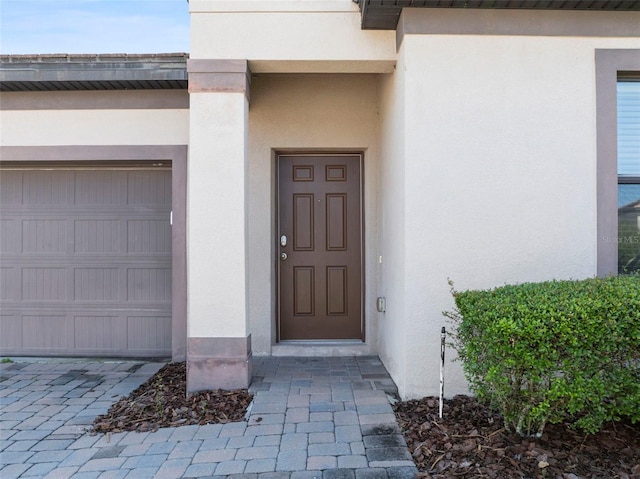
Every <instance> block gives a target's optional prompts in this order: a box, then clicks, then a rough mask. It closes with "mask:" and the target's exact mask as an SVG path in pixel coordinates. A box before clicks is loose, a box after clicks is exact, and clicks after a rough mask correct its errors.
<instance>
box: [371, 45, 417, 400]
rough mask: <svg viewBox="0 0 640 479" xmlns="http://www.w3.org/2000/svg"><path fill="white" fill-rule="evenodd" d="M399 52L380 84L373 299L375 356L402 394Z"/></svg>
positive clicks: (404, 359) (402, 107) (402, 89)
mask: <svg viewBox="0 0 640 479" xmlns="http://www.w3.org/2000/svg"><path fill="white" fill-rule="evenodd" d="M404 72H405V69H404V51H403V50H402V49H401V50H400V52H399V54H398V68H397V70H396V73H395V74H393V75H383V76H382V77H381V81H380V90H379V91H380V104H381V108H380V125H381V128H380V130H381V134H380V144H381V160H380V175H379V185H380V196H379V198H378V205H379V206H378V207H379V212H380V213H379V214H380V219H379V221H380V232H379V242H380V243H379V244H380V250H379V253H378V254H379V256H381V257H382V263H381V264H380V265H379V267H380V271H381V275H380V276H381V277H380V286H379V288H378V289H379V293H378V294H379V296H382V297H384V298H385V299H386V312H385V313H384V314H382V315H381V317H380V319H379V321H378V338H379V341H378V354H379V355H380V358H381V359H382V361H383V362H384V364H385V366H386V367H387V369H388V370H389V372H390V374H391V376H392V377H393V378H394V380H395V381H396V384H397V386H398V389H399V390H400V391H402V390H404V387H405V386H404V383H405V369H406V363H407V356H406V354H405V344H406V341H407V338H406V336H407V335H408V334H411V328H409V331H407V327H408V326H409V325H408V324H407V322H406V316H405V302H406V280H405V272H406V261H407V258H406V255H405V251H406V249H405V235H406V228H405V219H406V218H405V210H406V199H405V181H406V179H405V143H406V135H405V127H406V117H405V115H406V105H405V102H406V97H405V86H404V82H405V76H404Z"/></svg>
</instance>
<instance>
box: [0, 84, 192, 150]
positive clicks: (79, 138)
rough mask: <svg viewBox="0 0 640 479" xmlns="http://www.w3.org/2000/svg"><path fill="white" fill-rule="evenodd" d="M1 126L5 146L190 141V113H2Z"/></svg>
mask: <svg viewBox="0 0 640 479" xmlns="http://www.w3.org/2000/svg"><path fill="white" fill-rule="evenodd" d="M4 95H8V94H7V93H5V94H4ZM11 95H20V93H11ZM0 124H1V125H2V126H1V127H0V143H1V144H2V145H3V146H37V145H52V146H53V145H185V144H187V143H188V140H189V110H188V109H135V110H128V109H117V110H106V109H105V110H85V109H82V110H11V111H6V110H1V111H0Z"/></svg>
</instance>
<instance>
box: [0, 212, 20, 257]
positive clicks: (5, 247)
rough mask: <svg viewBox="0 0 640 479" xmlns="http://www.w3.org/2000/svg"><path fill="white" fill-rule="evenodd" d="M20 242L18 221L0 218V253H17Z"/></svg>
mask: <svg viewBox="0 0 640 479" xmlns="http://www.w3.org/2000/svg"><path fill="white" fill-rule="evenodd" d="M21 242H22V231H21V227H20V221H16V220H6V219H2V220H0V253H18V252H19V251H20V246H21Z"/></svg>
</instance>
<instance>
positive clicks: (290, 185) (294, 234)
mask: <svg viewBox="0 0 640 479" xmlns="http://www.w3.org/2000/svg"><path fill="white" fill-rule="evenodd" d="M361 163H362V157H361V155H358V154H348V155H331V156H321V155H316V156H304V155H300V156H294V155H280V156H278V203H279V205H278V207H279V211H278V226H279V233H278V255H279V259H278V264H279V268H278V270H279V271H278V274H279V338H280V340H334V339H363V321H362V221H361V216H362V207H361V186H360V182H361V166H362V165H361Z"/></svg>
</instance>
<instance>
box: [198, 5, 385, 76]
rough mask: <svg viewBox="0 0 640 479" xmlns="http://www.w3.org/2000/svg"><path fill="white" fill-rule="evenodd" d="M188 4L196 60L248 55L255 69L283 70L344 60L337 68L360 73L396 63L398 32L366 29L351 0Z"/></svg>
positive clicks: (314, 67) (315, 67)
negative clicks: (396, 36)
mask: <svg viewBox="0 0 640 479" xmlns="http://www.w3.org/2000/svg"><path fill="white" fill-rule="evenodd" d="M189 7H190V12H191V58H217V59H238V58H243V59H247V60H249V61H250V66H251V69H252V71H254V72H261V71H265V70H266V71H272V72H273V71H276V70H277V65H279V66H280V68H282V69H281V70H280V71H282V72H286V71H298V72H304V71H306V72H314V71H315V72H321V71H322V70H319V69H318V62H320V65H322V66H323V68H327V67H328V66H329V65H328V64H326V63H322V62H323V61H324V62H327V61H329V62H333V63H334V67H335V68H338V67H337V66H335V65H337V64H339V63H340V64H341V66H340V67H339V70H337V71H344V72H348V71H361V70H360V69H361V68H362V66H360V64H361V63H365V64H366V65H368V66H367V68H369V69H370V70H371V69H372V68H373V66H374V65H377V66H376V67H375V68H378V69H379V70H383V69H384V70H386V71H389V69H390V68H392V67H393V63H394V62H395V33H394V32H392V31H363V30H361V29H360V13H359V11H358V6H357V5H356V4H354V3H353V2H351V0H334V1H330V2H328V1H304V2H290V1H270V2H255V1H243V0H233V1H226V2H211V1H206V0H192V1H191V2H190V3H189ZM247 32H251V34H247ZM275 61H284V63H278V64H276V63H271V62H275ZM372 62H378V63H372ZM291 68H295V70H291ZM334 71H336V70H334Z"/></svg>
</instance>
